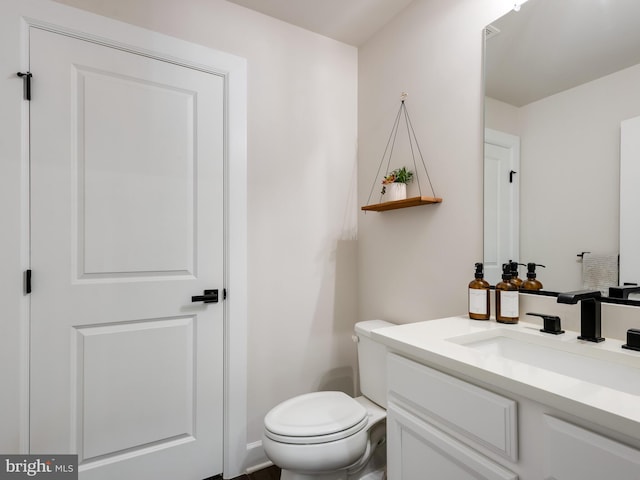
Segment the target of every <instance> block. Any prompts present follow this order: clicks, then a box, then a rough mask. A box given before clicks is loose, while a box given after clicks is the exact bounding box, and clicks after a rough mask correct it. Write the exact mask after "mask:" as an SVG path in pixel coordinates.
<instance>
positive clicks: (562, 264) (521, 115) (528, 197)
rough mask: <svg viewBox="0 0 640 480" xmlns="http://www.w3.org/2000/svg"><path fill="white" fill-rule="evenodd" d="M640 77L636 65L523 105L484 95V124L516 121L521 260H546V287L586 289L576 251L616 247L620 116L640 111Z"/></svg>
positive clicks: (495, 125) (541, 274)
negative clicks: (518, 137)
mask: <svg viewBox="0 0 640 480" xmlns="http://www.w3.org/2000/svg"><path fill="white" fill-rule="evenodd" d="M639 83H640V65H636V66H634V67H630V68H627V69H624V70H622V71H620V72H617V73H614V74H611V75H608V76H606V77H602V78H600V79H598V80H594V81H592V82H589V83H586V84H584V85H581V86H579V87H575V88H572V89H569V90H566V91H564V92H561V93H558V94H556V95H552V96H550V97H547V98H545V99H542V100H539V101H537V102H533V103H530V104H529V105H525V106H523V107H521V108H519V109H516V108H515V107H510V106H508V105H506V104H504V103H501V102H497V101H495V100H493V99H488V101H487V127H489V128H494V129H497V130H503V131H509V130H504V129H505V128H509V125H508V121H506V122H505V121H504V120H505V119H508V118H511V119H512V120H513V119H514V118H515V119H516V120H515V121H514V123H513V124H514V125H516V130H517V131H515V132H514V131H510V132H509V133H514V134H517V135H520V138H521V163H520V165H521V174H520V199H521V202H520V205H521V207H520V211H521V221H520V251H521V261H524V262H536V263H543V264H545V265H546V266H547V268H546V269H541V270H540V271H539V272H538V276H539V278H540V280H541V281H542V283H543V284H544V286H545V289H548V290H554V291H563V290H564V291H568V290H578V289H580V288H581V287H582V276H581V275H582V264H581V263H580V262H579V261H578V259H577V257H576V255H577V254H578V253H580V252H582V251H590V252H594V253H617V252H618V246H619V201H620V200H619V198H620V188H619V179H620V122H621V121H622V120H625V119H628V118H631V117H635V116H638V115H640V97H639V96H638V95H636V94H635V92H636V91H637V85H638V84H639ZM509 107H510V108H509ZM514 112H515V113H514ZM505 113H506V114H505Z"/></svg>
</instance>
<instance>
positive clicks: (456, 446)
mask: <svg viewBox="0 0 640 480" xmlns="http://www.w3.org/2000/svg"><path fill="white" fill-rule="evenodd" d="M387 439H388V448H387V468H388V472H389V480H415V479H417V478H425V475H427V474H428V475H429V477H430V478H437V479H456V480H517V478H518V476H517V475H516V474H515V473H513V472H511V471H509V470H507V469H505V468H504V467H502V466H500V465H498V464H497V463H495V462H493V461H491V460H489V459H488V458H486V457H484V456H483V455H480V454H479V453H478V452H476V451H475V450H472V449H471V448H469V447H467V446H466V445H464V444H462V443H460V442H459V441H457V440H456V439H454V438H452V437H451V436H449V435H447V434H446V433H444V432H442V431H441V430H438V429H437V428H436V427H434V426H433V425H431V424H429V423H427V422H424V421H423V420H421V419H419V418H418V417H416V416H414V415H412V414H411V413H409V412H407V411H406V410H404V409H402V408H401V407H399V406H398V405H396V404H394V403H389V408H388V410H387Z"/></svg>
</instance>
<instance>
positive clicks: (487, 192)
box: [484, 129, 520, 285]
mask: <svg viewBox="0 0 640 480" xmlns="http://www.w3.org/2000/svg"><path fill="white" fill-rule="evenodd" d="M484 142H485V143H484V271H485V279H486V280H487V281H488V282H489V283H490V284H491V285H495V284H497V283H499V282H500V280H501V278H502V277H501V275H502V264H503V263H507V262H508V261H509V260H513V261H518V260H519V258H518V256H519V243H520V235H519V230H520V223H519V217H520V212H519V184H520V182H519V171H520V139H519V138H518V137H516V136H515V135H510V134H507V133H503V132H499V131H497V130H491V129H486V130H485V140H484Z"/></svg>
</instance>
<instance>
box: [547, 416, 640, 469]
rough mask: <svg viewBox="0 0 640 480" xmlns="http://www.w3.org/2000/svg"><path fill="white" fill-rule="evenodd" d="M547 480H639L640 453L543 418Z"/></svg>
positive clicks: (599, 436)
mask: <svg viewBox="0 0 640 480" xmlns="http://www.w3.org/2000/svg"><path fill="white" fill-rule="evenodd" d="M544 420H545V442H544V444H545V455H544V458H545V462H544V478H545V479H546V480H573V479H576V478H579V479H580V480H602V479H603V478H615V480H638V478H640V450H636V449H634V448H631V447H628V446H626V445H623V444H621V443H618V442H615V441H613V440H610V439H608V438H606V437H603V436H602V435H598V434H596V433H593V432H590V431H588V430H585V429H583V428H580V427H577V426H575V425H572V424H570V423H567V422H563V421H562V420H558V419H557V418H553V417H550V416H548V415H545V416H544Z"/></svg>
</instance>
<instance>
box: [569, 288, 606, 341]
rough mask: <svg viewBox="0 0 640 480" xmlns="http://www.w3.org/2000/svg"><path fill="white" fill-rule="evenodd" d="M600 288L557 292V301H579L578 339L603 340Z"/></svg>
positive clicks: (571, 302) (573, 302) (572, 302)
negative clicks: (601, 333) (601, 334)
mask: <svg viewBox="0 0 640 480" xmlns="http://www.w3.org/2000/svg"><path fill="white" fill-rule="evenodd" d="M600 297H602V292H601V291H600V290H578V291H576V292H566V293H559V294H558V303H568V304H571V305H575V304H576V303H578V302H580V336H579V337H578V338H579V339H580V340H587V341H589V342H596V343H597V342H603V341H604V338H603V337H601V336H600V325H601V323H600V319H601V317H602V316H601V308H600V305H601V302H600Z"/></svg>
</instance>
